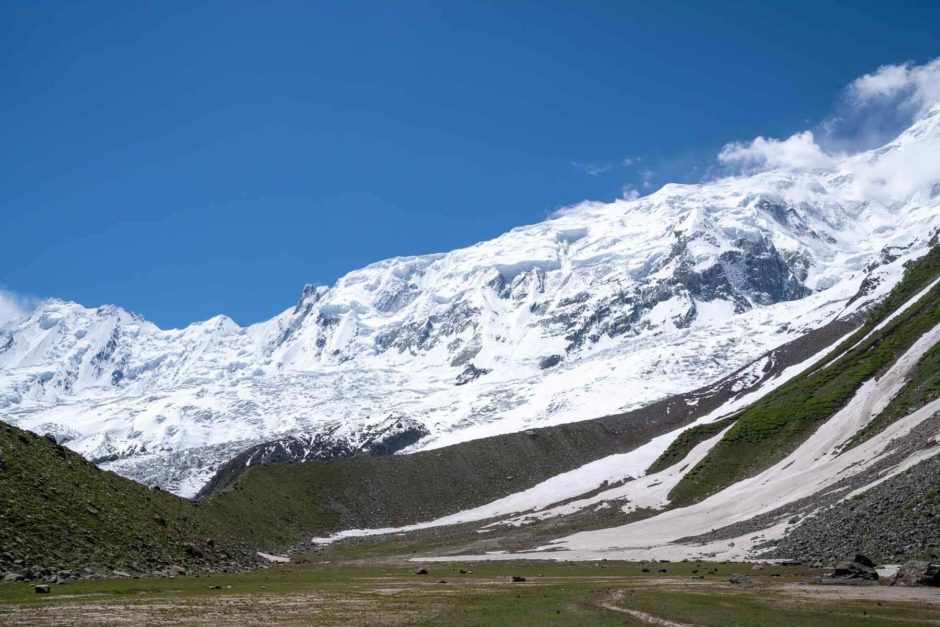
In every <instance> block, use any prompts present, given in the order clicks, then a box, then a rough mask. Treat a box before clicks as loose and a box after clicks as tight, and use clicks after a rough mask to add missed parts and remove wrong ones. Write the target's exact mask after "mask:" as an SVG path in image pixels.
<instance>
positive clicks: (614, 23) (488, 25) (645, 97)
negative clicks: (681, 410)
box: [0, 1, 940, 327]
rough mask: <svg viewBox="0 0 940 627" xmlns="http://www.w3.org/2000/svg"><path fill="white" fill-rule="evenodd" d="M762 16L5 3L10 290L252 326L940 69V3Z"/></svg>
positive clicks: (609, 7)
mask: <svg viewBox="0 0 940 627" xmlns="http://www.w3.org/2000/svg"><path fill="white" fill-rule="evenodd" d="M763 4H770V3H746V2H733V3H731V2H729V3H720V2H708V3H705V2H700V3H698V2H695V3H693V2H683V3H679V2H675V3H672V2H642V3H641V2H637V3H632V2H609V3H595V2H566V3H560V2H559V3H556V2H541V3H538V4H536V3H526V2H489V3H472V4H471V3H420V2H407V3H401V4H397V3H395V4H393V3H385V2H382V3H378V2H376V3H363V2H342V3H340V2H324V3H316V2H303V3H302V2H288V1H283V2H278V3H260V2H233V1H228V2H218V3H189V2H170V1H167V2H153V3H121V2H97V3H60V2H48V3H44V2H34V1H29V2H17V1H8V2H5V3H3V5H2V7H0V119H2V124H0V146H2V147H3V149H2V151H0V242H2V246H0V288H3V289H4V290H9V291H10V292H12V293H14V294H19V295H35V296H39V297H51V296H56V297H61V298H66V299H71V300H76V301H78V302H81V303H83V304H86V305H89V306H94V305H98V304H102V303H116V304H119V305H121V306H124V307H126V308H129V309H131V310H134V311H137V312H139V313H141V314H143V315H144V316H146V317H147V318H149V319H151V320H153V321H154V322H156V323H157V324H158V325H160V326H162V327H173V326H182V325H185V324H187V323H189V322H191V321H194V320H199V319H204V318H207V317H210V316H212V315H215V314H217V313H226V314H228V315H230V316H231V317H233V318H234V319H235V320H236V321H238V322H239V323H242V324H247V323H251V322H256V321H259V320H262V319H265V318H268V317H270V316H272V315H274V314H275V313H277V312H279V311H281V310H282V309H284V308H286V307H288V306H289V305H291V304H292V303H293V302H294V301H295V300H296V298H297V297H298V295H299V293H300V290H301V288H302V287H303V285H304V284H305V283H307V282H317V283H327V284H328V283H331V282H332V281H333V280H335V279H336V278H337V277H338V276H340V275H342V274H343V273H344V272H346V271H348V270H351V269H354V268H357V267H360V266H362V265H365V264H367V263H369V262H371V261H376V260H379V259H382V258H385V257H389V256H394V255H407V254H420V253H428V252H437V251H443V250H449V249H452V248H455V247H458V246H463V245H468V244H472V243H474V242H476V241H479V240H482V239H486V238H489V237H493V236H495V235H498V234H499V233H501V232H503V231H505V230H507V229H509V228H512V227H513V226H518V225H520V224H526V223H531V222H535V221H538V220H541V219H543V218H544V217H545V216H546V215H547V214H549V213H550V212H552V211H553V210H555V209H557V208H559V207H562V206H565V205H569V204H572V203H575V202H578V201H580V200H583V199H596V200H611V199H613V198H616V197H618V196H620V195H621V194H622V193H623V190H624V188H625V187H628V188H631V187H632V188H636V189H638V190H640V191H641V192H647V191H649V190H651V189H655V187H656V186H658V185H661V184H662V183H664V182H667V181H671V180H679V181H694V180H699V179H701V177H702V176H704V175H705V172H706V170H707V168H708V167H710V165H711V164H713V163H714V157H715V155H716V154H717V153H718V151H719V150H720V149H721V147H722V146H723V145H725V144H726V143H727V142H730V141H744V140H748V139H750V138H753V137H754V136H756V135H767V136H773V137H783V136H788V135H790V134H792V133H794V132H796V131H798V130H800V129H804V128H807V127H812V126H814V125H816V124H818V123H819V122H820V121H822V120H823V119H824V118H825V117H826V116H827V115H829V114H830V112H831V110H832V107H833V106H834V103H835V102H836V101H837V100H838V98H839V94H840V91H841V90H842V89H843V88H844V86H845V85H846V84H848V83H849V82H850V81H851V80H852V79H854V78H856V77H857V76H859V75H862V74H864V73H866V72H871V71H873V70H875V69H876V68H877V67H878V66H880V65H883V64H888V63H900V62H905V61H913V62H915V63H923V62H925V61H928V60H930V59H932V58H934V57H936V56H937V55H938V54H940V44H938V43H937V38H936V28H935V25H936V24H938V23H940V3H925V2H904V1H895V2H891V3H884V2H852V3H827V2H820V1H816V2H805V3H802V2H787V3H783V2H781V3H774V4H777V5H779V6H777V7H773V6H759V5H763ZM928 5H933V6H928ZM628 159H629V160H632V163H628V165H624V162H625V160H628ZM644 185H646V186H644ZM0 309H2V307H0Z"/></svg>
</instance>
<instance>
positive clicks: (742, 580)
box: [728, 573, 753, 586]
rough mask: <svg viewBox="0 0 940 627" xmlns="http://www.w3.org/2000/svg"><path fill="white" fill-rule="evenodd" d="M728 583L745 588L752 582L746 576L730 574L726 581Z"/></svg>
mask: <svg viewBox="0 0 940 627" xmlns="http://www.w3.org/2000/svg"><path fill="white" fill-rule="evenodd" d="M728 581H729V582H730V583H733V584H735V585H737V586H747V585H750V584H752V583H753V580H752V579H751V578H750V577H748V576H747V575H739V574H738V573H732V574H731V578H730V579H728Z"/></svg>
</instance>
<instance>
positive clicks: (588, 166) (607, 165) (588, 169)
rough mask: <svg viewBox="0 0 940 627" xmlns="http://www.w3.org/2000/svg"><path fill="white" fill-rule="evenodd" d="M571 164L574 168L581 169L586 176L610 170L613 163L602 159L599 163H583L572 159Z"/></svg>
mask: <svg viewBox="0 0 940 627" xmlns="http://www.w3.org/2000/svg"><path fill="white" fill-rule="evenodd" d="M571 166H572V167H573V168H575V169H576V170H581V171H582V172H584V173H585V174H587V175H588V176H597V175H598V174H603V173H604V172H609V171H610V170H612V169H613V167H614V164H613V163H611V162H610V161H603V162H601V163H583V162H581V161H572V162H571Z"/></svg>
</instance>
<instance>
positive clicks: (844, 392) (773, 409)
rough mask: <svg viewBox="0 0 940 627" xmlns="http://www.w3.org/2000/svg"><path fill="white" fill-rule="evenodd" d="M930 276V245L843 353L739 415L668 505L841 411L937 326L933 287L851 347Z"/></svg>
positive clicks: (771, 456) (780, 453)
mask: <svg viewBox="0 0 940 627" xmlns="http://www.w3.org/2000/svg"><path fill="white" fill-rule="evenodd" d="M938 275H940V251H938V249H936V248H935V249H932V250H931V252H930V254H928V255H927V256H925V257H923V258H921V259H920V260H918V261H917V262H915V263H914V264H912V266H911V267H910V268H909V269H908V271H907V272H906V273H905V276H904V279H903V280H902V281H901V282H900V283H899V284H898V286H897V287H896V288H895V289H894V290H893V291H892V292H891V294H890V295H889V296H888V298H887V299H886V300H885V301H884V303H882V305H880V306H879V307H878V308H877V309H876V310H875V311H874V312H873V313H872V314H871V316H870V317H869V319H868V320H867V322H866V323H865V325H863V327H862V328H861V329H860V330H859V331H858V332H856V333H855V334H853V335H852V337H851V338H849V339H848V340H846V341H845V342H843V344H842V345H841V346H840V347H838V348H837V349H836V350H835V351H833V354H834V355H840V354H841V353H843V352H844V353H845V354H843V355H842V356H841V357H838V358H837V359H835V361H832V362H829V363H828V364H826V365H825V366H824V367H821V368H819V369H817V370H815V371H813V372H811V373H809V374H808V375H805V376H802V377H799V378H798V379H795V380H793V381H790V382H789V383H787V384H785V385H783V386H781V388H780V389H778V390H776V391H774V392H772V393H770V394H769V395H768V396H766V397H765V398H764V399H762V400H760V401H758V402H757V403H755V404H753V405H751V406H750V407H748V408H747V409H746V410H745V411H744V412H742V413H741V415H740V417H739V418H738V420H737V422H736V423H735V425H734V426H733V427H732V428H731V429H730V430H729V431H728V433H726V434H725V436H724V438H722V440H721V441H720V442H719V443H718V444H717V445H716V446H715V447H714V448H713V449H712V450H711V451H710V452H709V454H708V455H707V456H706V457H705V458H704V459H703V460H702V461H701V462H699V463H698V464H697V465H696V466H695V467H694V468H693V469H692V470H691V471H690V472H689V473H688V474H687V475H686V476H685V477H684V478H683V479H682V481H680V482H679V484H678V485H676V487H675V488H673V490H672V491H671V492H670V495H669V498H670V501H671V502H672V504H673V505H676V506H684V505H688V504H691V503H694V502H697V501H700V500H702V499H704V498H706V497H708V496H709V495H711V494H714V493H716V492H718V491H720V490H722V489H724V488H725V487H727V486H729V485H731V484H732V483H735V482H736V481H740V480H741V479H745V478H747V477H749V476H753V475H755V474H757V473H758V472H760V471H762V470H764V469H766V468H768V467H770V466H771V465H773V464H775V463H776V462H778V461H780V460H781V459H783V458H784V457H786V456H787V455H788V454H790V453H791V452H793V451H794V450H795V449H796V448H797V447H798V446H799V445H800V444H801V443H802V442H803V441H805V440H806V439H807V438H808V437H809V436H810V435H812V433H813V432H814V431H815V430H816V429H817V428H818V427H819V426H820V425H821V424H822V423H823V422H825V420H827V419H828V418H829V417H831V416H832V415H833V414H834V413H835V412H837V411H838V410H839V409H841V408H842V407H844V406H845V404H846V403H847V402H848V401H849V400H850V399H851V398H852V396H853V394H854V393H855V392H856V391H857V390H858V388H859V387H860V386H861V385H862V383H863V382H864V381H866V380H868V379H870V378H872V377H874V376H878V375H880V374H881V373H883V372H884V371H885V370H886V369H887V368H889V367H890V366H891V364H893V363H894V361H895V360H896V359H897V358H898V357H899V356H900V355H901V354H902V353H903V352H904V351H906V350H907V349H908V348H909V347H910V346H911V345H912V344H913V343H914V342H915V341H916V340H917V339H918V338H919V337H920V336H921V335H922V334H923V333H924V332H925V331H927V330H928V329H930V328H931V327H933V326H934V325H936V324H937V322H938V320H940V286H937V287H934V288H933V289H932V290H931V291H930V292H929V293H928V294H927V295H926V296H924V297H923V298H922V299H920V300H919V301H918V302H917V303H916V304H913V305H912V306H911V307H909V308H908V309H907V310H906V311H905V312H904V313H902V314H901V315H900V316H898V317H897V318H895V319H894V320H892V321H891V322H890V323H889V324H888V325H886V326H885V328H883V329H881V330H879V331H878V332H876V333H874V334H873V336H872V337H871V338H869V339H868V340H866V341H865V342H864V343H862V344H860V345H858V346H854V345H855V344H856V343H858V342H859V341H860V340H862V339H863V338H864V337H865V335H866V334H868V333H869V332H870V331H871V330H872V329H873V328H875V327H876V326H877V325H878V324H879V323H880V322H881V321H882V320H884V319H885V318H886V317H887V316H889V315H890V314H891V313H892V312H894V311H895V310H897V309H898V308H899V307H900V306H901V305H903V304H904V303H905V302H906V301H907V300H908V299H909V298H910V297H911V296H912V295H915V294H916V293H918V292H919V291H920V290H922V289H924V287H926V286H927V285H929V283H930V282H931V281H932V280H933V279H935V278H936V277H937V276H938ZM853 346H854V347H853ZM846 351H847V352H846Z"/></svg>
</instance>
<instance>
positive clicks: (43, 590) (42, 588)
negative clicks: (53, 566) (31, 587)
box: [36, 583, 51, 594]
mask: <svg viewBox="0 0 940 627" xmlns="http://www.w3.org/2000/svg"><path fill="white" fill-rule="evenodd" d="M50 591H51V588H50V587H49V585H48V584H44V583H41V584H39V585H37V586H36V594H49V592H50Z"/></svg>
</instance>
